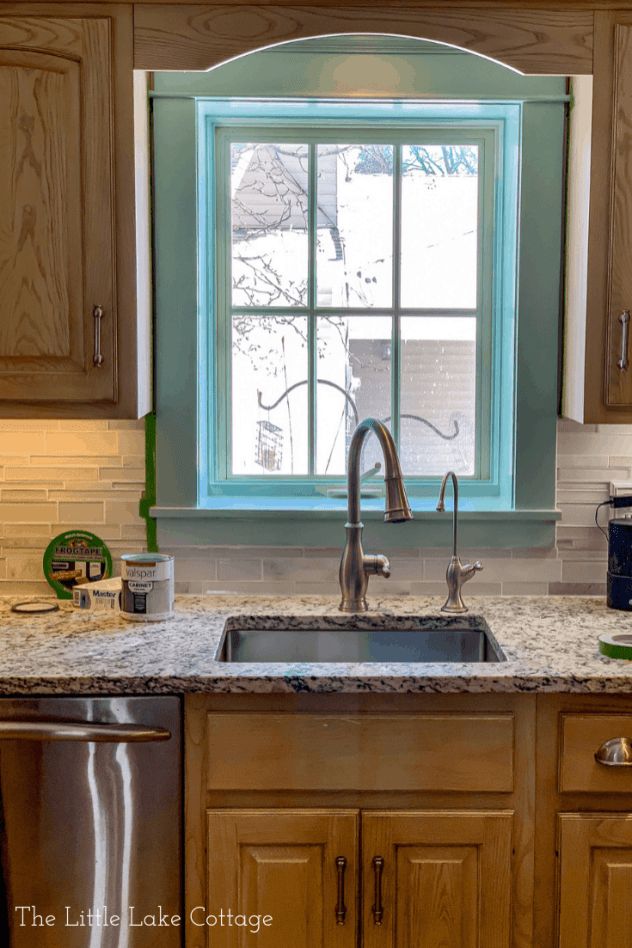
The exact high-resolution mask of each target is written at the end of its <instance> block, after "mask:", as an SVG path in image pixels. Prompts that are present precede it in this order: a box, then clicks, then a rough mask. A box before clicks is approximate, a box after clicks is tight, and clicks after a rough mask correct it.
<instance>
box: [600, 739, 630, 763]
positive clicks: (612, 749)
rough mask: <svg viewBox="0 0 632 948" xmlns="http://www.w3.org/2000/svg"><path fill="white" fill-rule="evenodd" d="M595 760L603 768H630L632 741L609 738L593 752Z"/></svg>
mask: <svg viewBox="0 0 632 948" xmlns="http://www.w3.org/2000/svg"><path fill="white" fill-rule="evenodd" d="M595 760H596V761H597V763H598V764H602V765H603V766H604V767H632V739H631V738H629V737H611V738H610V740H609V741H604V742H603V744H602V745H601V747H600V748H599V749H598V750H597V751H595Z"/></svg>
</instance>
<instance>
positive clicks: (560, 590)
mask: <svg viewBox="0 0 632 948" xmlns="http://www.w3.org/2000/svg"><path fill="white" fill-rule="evenodd" d="M549 595H550V596H605V595H606V584H605V583H551V585H550V586H549Z"/></svg>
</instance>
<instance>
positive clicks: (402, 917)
mask: <svg viewBox="0 0 632 948" xmlns="http://www.w3.org/2000/svg"><path fill="white" fill-rule="evenodd" d="M511 840H512V813H511V812H498V813H496V812H491V813H490V812H463V811H453V810H443V811H428V812H414V811H412V812H399V813H388V812H382V813H379V812H376V813H370V812H369V813H363V814H362V859H363V864H362V877H363V880H364V881H363V924H364V941H363V944H364V946H365V948H411V946H413V945H414V946H415V948H436V946H437V945H441V946H442V948H481V946H484V948H508V946H509V945H510V943H511V931H510V929H511V921H510V908H511V887H512V882H511V845H512V843H511Z"/></svg>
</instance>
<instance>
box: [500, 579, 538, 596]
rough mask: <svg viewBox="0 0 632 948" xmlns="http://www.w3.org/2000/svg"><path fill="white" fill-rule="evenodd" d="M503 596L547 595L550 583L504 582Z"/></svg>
mask: <svg viewBox="0 0 632 948" xmlns="http://www.w3.org/2000/svg"><path fill="white" fill-rule="evenodd" d="M502 587H503V596H546V595H548V592H549V583H529V582H525V583H503V584H502Z"/></svg>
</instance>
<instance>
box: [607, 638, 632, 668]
mask: <svg viewBox="0 0 632 948" xmlns="http://www.w3.org/2000/svg"><path fill="white" fill-rule="evenodd" d="M599 651H600V652H601V654H602V655H607V656H608V658H625V659H627V660H628V661H632V633H630V632H621V633H618V634H616V635H600V636H599Z"/></svg>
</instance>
